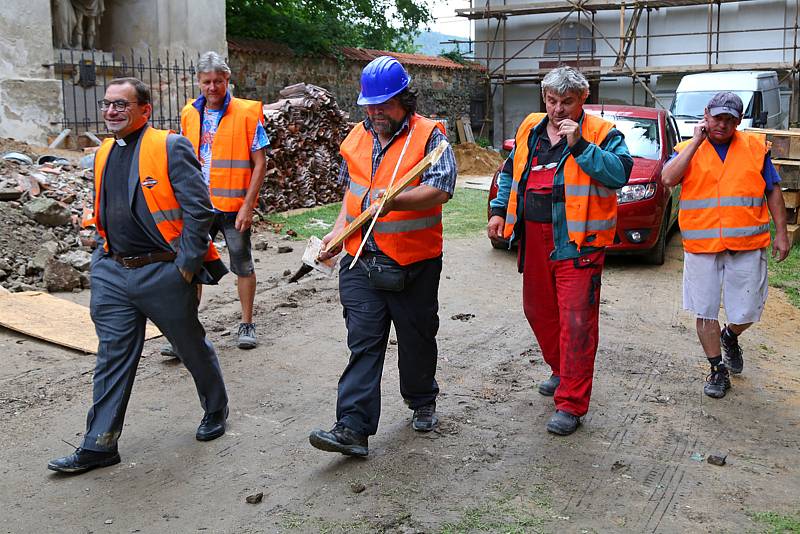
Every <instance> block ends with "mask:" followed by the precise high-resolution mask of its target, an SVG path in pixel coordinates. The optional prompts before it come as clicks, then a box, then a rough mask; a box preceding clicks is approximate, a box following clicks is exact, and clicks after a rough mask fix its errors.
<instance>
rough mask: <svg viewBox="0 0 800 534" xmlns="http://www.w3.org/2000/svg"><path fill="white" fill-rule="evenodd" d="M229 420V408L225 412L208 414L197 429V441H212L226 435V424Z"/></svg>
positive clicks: (219, 411) (218, 411)
mask: <svg viewBox="0 0 800 534" xmlns="http://www.w3.org/2000/svg"><path fill="white" fill-rule="evenodd" d="M227 419H228V407H227V406H226V407H225V409H224V410H217V411H216V412H211V413H207V414H205V415H204V416H203V420H202V421H200V426H198V427H197V433H196V434H195V436H194V437H195V438H197V441H211V440H212V439H217V438H218V437H220V436H222V435H223V434H225V422H226V420H227Z"/></svg>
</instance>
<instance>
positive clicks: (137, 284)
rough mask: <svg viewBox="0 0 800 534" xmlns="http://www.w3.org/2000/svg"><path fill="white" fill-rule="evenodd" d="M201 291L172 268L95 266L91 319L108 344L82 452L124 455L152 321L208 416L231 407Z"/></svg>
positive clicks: (101, 353)
mask: <svg viewBox="0 0 800 534" xmlns="http://www.w3.org/2000/svg"><path fill="white" fill-rule="evenodd" d="M197 306H198V301H197V289H196V287H195V285H194V284H189V283H187V282H186V281H185V280H184V278H183V276H182V275H181V273H180V271H179V270H178V268H177V266H176V265H175V264H174V263H172V262H160V263H151V264H150V265H145V266H143V267H139V268H136V269H126V268H124V267H123V266H122V265H120V264H119V263H117V262H116V261H114V260H113V259H112V258H110V257H107V256H102V257H100V258H99V259H98V260H97V261H96V262H94V264H93V265H92V296H91V305H90V310H91V315H92V320H93V321H94V324H95V330H96V331H97V337H98V338H99V340H100V344H99V346H98V349H97V363H96V364H95V370H94V383H93V405H92V407H91V409H90V410H89V415H88V417H87V419H86V435H85V437H84V440H83V445H82V447H83V448H84V449H88V450H94V451H116V450H117V440H118V439H119V436H120V434H121V433H122V425H123V423H124V421H125V410H126V408H127V406H128V399H129V398H130V396H131V390H132V389H133V381H134V378H135V377H136V368H137V367H138V365H139V358H140V357H141V355H142V347H143V346H144V331H145V323H146V320H147V319H148V318H149V319H150V320H151V321H153V323H155V325H156V326H157V327H158V328H159V329H160V330H161V332H162V333H163V334H164V335H165V336H166V337H167V339H169V340H170V342H171V343H172V344H173V346H174V347H175V348H176V349H177V351H176V352H177V353H178V354H179V355H181V356H180V357H181V360H182V362H183V364H184V365H185V366H186V368H187V369H188V370H189V372H190V373H191V375H192V378H194V383H195V386H196V387H197V393H198V395H199V396H200V404H201V406H202V407H203V410H205V412H206V413H210V412H216V411H218V410H222V409H224V408H225V407H226V406H227V405H228V396H227V394H226V392H225V383H224V381H223V379H222V370H221V369H220V366H219V360H217V355H216V353H215V352H214V347H213V346H212V345H211V342H209V341H208V340H207V339H206V333H205V330H204V329H203V326H202V325H201V324H200V321H199V319H198V317H197Z"/></svg>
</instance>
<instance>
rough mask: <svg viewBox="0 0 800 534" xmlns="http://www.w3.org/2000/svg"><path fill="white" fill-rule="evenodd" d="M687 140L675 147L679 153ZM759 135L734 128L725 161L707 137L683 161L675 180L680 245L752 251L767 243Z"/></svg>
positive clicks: (762, 151)
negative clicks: (679, 178) (682, 170)
mask: <svg viewBox="0 0 800 534" xmlns="http://www.w3.org/2000/svg"><path fill="white" fill-rule="evenodd" d="M689 143H691V140H689V141H684V142H683V143H680V144H678V145H677V146H676V147H675V150H676V151H678V152H681V151H682V150H683V149H685V148H686V146H687V145H689ZM766 153H767V144H766V136H765V135H764V134H756V133H745V132H739V131H736V132H735V133H734V135H733V139H732V140H731V144H730V146H729V147H728V153H727V155H726V156H725V162H724V163H723V161H722V160H721V159H720V157H719V155H718V154H717V151H716V149H714V147H713V146H711V143H710V142H709V141H708V140H705V141H703V142H702V143H701V144H700V147H699V148H698V149H697V152H695V154H694V157H692V160H691V161H690V162H689V166H688V167H687V168H686V172H685V173H684V175H683V180H682V182H681V184H682V186H681V200H680V211H679V215H678V223H679V224H680V228H681V236H682V237H683V247H684V248H685V249H686V251H687V252H692V253H696V254H701V253H716V252H722V251H724V250H756V249H760V248H764V247H766V246H767V245H769V211H768V209H767V203H766V200H765V198H764V188H765V185H764V178H763V176H762V174H761V173H762V170H763V167H764V156H765V155H766Z"/></svg>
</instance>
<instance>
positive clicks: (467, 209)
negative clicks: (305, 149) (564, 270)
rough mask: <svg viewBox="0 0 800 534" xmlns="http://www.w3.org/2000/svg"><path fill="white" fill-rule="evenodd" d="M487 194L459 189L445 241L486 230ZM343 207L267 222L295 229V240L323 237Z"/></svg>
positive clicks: (447, 214) (448, 213)
mask: <svg viewBox="0 0 800 534" xmlns="http://www.w3.org/2000/svg"><path fill="white" fill-rule="evenodd" d="M487 194H488V193H487V192H486V191H478V190H476V189H465V188H458V189H457V190H456V192H455V194H454V195H453V198H451V199H450V202H448V203H447V204H445V205H444V207H443V208H442V221H443V222H442V224H443V226H444V237H445V238H458V237H468V236H473V235H478V234H480V233H481V232H483V231H484V230H485V228H486V198H487ZM341 207H342V205H341V203H339V202H337V203H336V204H328V205H326V206H320V207H318V208H311V209H309V210H307V211H303V212H302V213H295V214H292V215H285V214H281V213H278V214H271V215H268V216H267V218H266V219H267V222H268V223H270V224H272V225H273V226H274V227H275V230H276V231H277V232H278V233H281V234H284V233H286V232H287V231H288V230H293V231H294V232H296V233H297V236H296V237H294V239H295V240H299V241H305V240H307V239H308V238H309V237H311V236H312V235H315V236H317V237H319V238H322V237H323V236H325V234H327V233H328V232H330V231H331V228H332V227H333V223H334V222H335V221H336V217H338V215H339V210H340V209H341Z"/></svg>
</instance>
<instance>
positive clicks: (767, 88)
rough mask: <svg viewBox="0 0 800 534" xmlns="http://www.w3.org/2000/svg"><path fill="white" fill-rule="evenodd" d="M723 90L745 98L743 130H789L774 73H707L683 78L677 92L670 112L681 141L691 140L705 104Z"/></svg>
mask: <svg viewBox="0 0 800 534" xmlns="http://www.w3.org/2000/svg"><path fill="white" fill-rule="evenodd" d="M720 91H730V92H732V93H736V94H737V95H739V97H740V98H741V99H742V102H743V103H744V115H743V116H742V122H741V124H739V129H740V130H742V129H744V128H751V127H753V128H786V126H787V124H786V119H787V118H788V113H786V112H785V111H783V110H781V97H780V89H779V87H778V74H777V73H776V72H775V71H756V70H749V71H736V72H704V73H702V74H689V75H687V76H684V77H683V79H682V80H681V82H680V83H679V84H678V89H677V90H676V91H675V99H674V100H673V101H672V107H671V108H670V111H671V112H672V115H673V116H674V117H675V119H676V120H677V122H678V129H679V130H680V135H681V138H682V139H689V138H690V137H692V135H693V134H694V127H695V125H696V124H697V123H698V122H699V121H700V120H701V119H702V118H703V110H704V109H705V107H706V104H708V101H709V100H711V97H712V96H714V95H715V94H716V93H718V92H720Z"/></svg>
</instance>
